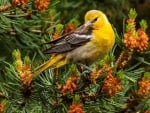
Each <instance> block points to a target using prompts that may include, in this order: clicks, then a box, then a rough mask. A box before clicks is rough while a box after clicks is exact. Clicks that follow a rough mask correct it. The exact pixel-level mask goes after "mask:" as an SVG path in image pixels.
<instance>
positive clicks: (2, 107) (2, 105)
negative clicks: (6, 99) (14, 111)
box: [0, 103, 5, 113]
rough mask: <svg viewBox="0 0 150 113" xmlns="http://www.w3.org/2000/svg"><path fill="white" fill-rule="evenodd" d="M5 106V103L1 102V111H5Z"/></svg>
mask: <svg viewBox="0 0 150 113" xmlns="http://www.w3.org/2000/svg"><path fill="white" fill-rule="evenodd" d="M4 109H5V106H4V104H2V103H1V104H0V113H4Z"/></svg>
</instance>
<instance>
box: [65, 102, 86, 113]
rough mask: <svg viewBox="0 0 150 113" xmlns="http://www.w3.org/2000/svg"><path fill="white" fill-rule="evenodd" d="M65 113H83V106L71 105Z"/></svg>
mask: <svg viewBox="0 0 150 113" xmlns="http://www.w3.org/2000/svg"><path fill="white" fill-rule="evenodd" d="M67 113H85V112H84V110H83V104H81V103H79V104H75V103H72V105H71V106H70V108H69V110H68V112H67Z"/></svg>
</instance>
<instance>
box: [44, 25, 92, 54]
mask: <svg viewBox="0 0 150 113" xmlns="http://www.w3.org/2000/svg"><path fill="white" fill-rule="evenodd" d="M91 37H92V30H91V29H90V27H89V26H85V25H83V26H81V27H79V28H78V29H77V30H75V31H74V32H71V33H68V34H65V35H63V36H61V37H60V38H58V39H56V40H53V41H51V42H49V43H48V44H50V46H51V47H50V48H48V49H46V50H45V51H44V53H47V54H49V53H63V52H68V51H71V50H73V49H75V48H77V47H79V46H81V45H83V44H85V43H86V42H88V41H89V40H90V38H91Z"/></svg>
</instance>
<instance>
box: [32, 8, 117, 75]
mask: <svg viewBox="0 0 150 113" xmlns="http://www.w3.org/2000/svg"><path fill="white" fill-rule="evenodd" d="M114 43H115V35H114V31H113V29H112V26H111V24H110V23H109V21H108V19H107V17H106V15H105V14H104V13H103V12H102V11H99V10H90V11H88V12H87V13H86V14H85V23H84V24H83V25H82V26H80V27H79V28H77V29H76V30H75V31H73V32H71V33H68V34H65V35H63V36H61V37H60V38H58V39H56V40H53V41H51V42H49V44H50V48H49V49H47V50H45V53H47V54H53V57H51V58H50V59H49V60H48V61H46V62H45V63H43V64H42V65H40V66H39V67H37V68H36V69H35V71H34V75H35V76H36V75H38V74H40V73H41V72H43V71H44V70H46V69H48V68H59V67H61V66H63V65H65V64H68V63H82V64H90V63H92V62H94V61H95V60H97V59H102V58H103V57H104V56H105V55H106V54H107V53H108V52H109V51H110V50H111V49H112V47H113V45H114Z"/></svg>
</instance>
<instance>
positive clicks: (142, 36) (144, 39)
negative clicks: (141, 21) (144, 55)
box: [136, 29, 148, 52]
mask: <svg viewBox="0 0 150 113" xmlns="http://www.w3.org/2000/svg"><path fill="white" fill-rule="evenodd" d="M137 33H138V37H137V39H136V40H137V47H136V50H137V52H143V51H144V50H146V49H147V48H148V36H147V34H146V33H145V31H143V30H142V29H138V31H137Z"/></svg>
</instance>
